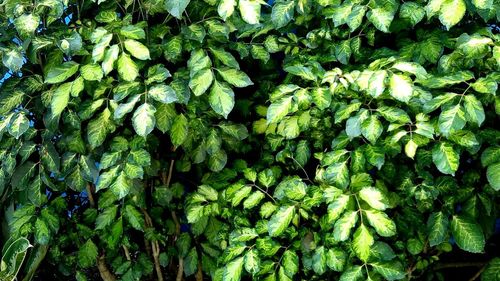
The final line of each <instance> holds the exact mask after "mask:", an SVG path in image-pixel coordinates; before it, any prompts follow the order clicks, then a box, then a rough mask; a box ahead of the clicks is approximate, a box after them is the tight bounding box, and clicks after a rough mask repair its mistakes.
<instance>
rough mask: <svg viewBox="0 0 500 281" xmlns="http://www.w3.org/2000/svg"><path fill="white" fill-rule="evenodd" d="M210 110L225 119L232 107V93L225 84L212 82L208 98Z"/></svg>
mask: <svg viewBox="0 0 500 281" xmlns="http://www.w3.org/2000/svg"><path fill="white" fill-rule="evenodd" d="M208 99H209V103H210V106H211V107H212V109H213V110H214V111H215V112H216V113H217V114H220V115H222V116H224V118H226V119H227V116H228V115H229V113H230V112H231V111H232V110H233V107H234V92H233V90H232V89H231V88H230V87H229V86H228V85H227V84H225V83H223V82H219V81H217V80H215V81H214V83H213V85H212V89H210V95H209V97H208Z"/></svg>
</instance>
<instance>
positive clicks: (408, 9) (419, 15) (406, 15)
mask: <svg viewBox="0 0 500 281" xmlns="http://www.w3.org/2000/svg"><path fill="white" fill-rule="evenodd" d="M424 16H425V10H424V8H423V7H421V6H420V5H419V4H417V3H415V2H404V3H403V4H402V5H401V7H400V8H399V17H400V18H403V19H406V20H408V21H409V22H410V23H411V25H412V26H415V25H416V24H417V23H419V22H420V21H422V20H423V19H424Z"/></svg>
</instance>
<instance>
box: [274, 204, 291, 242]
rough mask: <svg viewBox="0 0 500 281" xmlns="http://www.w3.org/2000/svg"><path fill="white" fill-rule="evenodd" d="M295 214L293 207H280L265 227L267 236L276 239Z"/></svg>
mask: <svg viewBox="0 0 500 281" xmlns="http://www.w3.org/2000/svg"><path fill="white" fill-rule="evenodd" d="M294 214H295V206H282V207H280V209H279V210H278V211H277V212H276V213H275V214H274V215H273V216H272V217H271V219H270V220H269V223H268V225H267V228H268V231H269V235H270V236H271V237H276V236H279V235H281V234H282V233H283V232H284V231H285V229H286V228H287V227H288V225H289V224H290V222H291V221H292V218H293V215H294Z"/></svg>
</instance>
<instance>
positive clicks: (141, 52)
mask: <svg viewBox="0 0 500 281" xmlns="http://www.w3.org/2000/svg"><path fill="white" fill-rule="evenodd" d="M183 1H185V0H181V1H176V2H183ZM167 2H168V1H167ZM123 45H124V46H125V49H126V50H127V51H128V52H129V53H130V54H131V55H132V56H134V57H136V58H138V59H140V60H149V59H151V57H150V55H149V49H148V47H146V46H144V45H143V44H142V43H140V42H139V41H136V40H133V39H127V40H125V42H123Z"/></svg>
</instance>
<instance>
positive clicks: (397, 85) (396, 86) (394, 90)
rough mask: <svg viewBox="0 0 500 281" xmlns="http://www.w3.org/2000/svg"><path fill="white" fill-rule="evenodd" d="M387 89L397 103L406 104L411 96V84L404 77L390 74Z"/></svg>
mask: <svg viewBox="0 0 500 281" xmlns="http://www.w3.org/2000/svg"><path fill="white" fill-rule="evenodd" d="M389 87H390V90H391V92H390V93H391V96H393V97H394V98H395V99H396V100H398V101H401V102H404V103H408V102H409V101H410V99H411V97H412V95H413V84H412V82H411V80H410V79H409V78H408V77H406V76H403V75H399V74H392V76H391V79H390V81H389Z"/></svg>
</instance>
